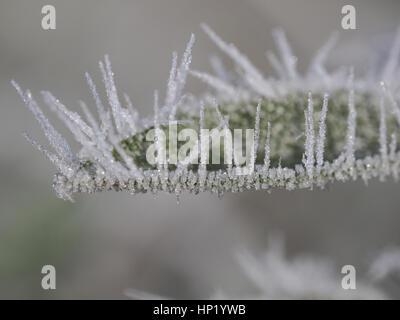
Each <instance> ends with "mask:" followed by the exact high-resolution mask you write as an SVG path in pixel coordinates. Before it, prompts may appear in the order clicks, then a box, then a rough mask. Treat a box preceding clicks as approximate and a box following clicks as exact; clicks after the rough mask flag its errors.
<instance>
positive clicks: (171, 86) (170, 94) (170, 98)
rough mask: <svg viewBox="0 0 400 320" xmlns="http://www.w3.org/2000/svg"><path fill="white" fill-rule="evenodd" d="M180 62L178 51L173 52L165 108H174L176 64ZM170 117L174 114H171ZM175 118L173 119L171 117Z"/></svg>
mask: <svg viewBox="0 0 400 320" xmlns="http://www.w3.org/2000/svg"><path fill="white" fill-rule="evenodd" d="M177 64H178V53H177V52H176V51H174V52H172V64H171V70H170V71H169V79H168V84H167V94H166V95H165V108H166V109H168V110H171V109H172V106H173V105H174V103H175V99H176V89H177V88H176V81H175V78H176V66H177ZM170 118H172V115H171V114H170ZM171 120H173V119H171Z"/></svg>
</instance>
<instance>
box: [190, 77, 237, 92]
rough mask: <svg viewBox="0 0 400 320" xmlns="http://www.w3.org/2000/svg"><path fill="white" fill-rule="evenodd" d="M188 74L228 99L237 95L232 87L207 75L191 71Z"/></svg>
mask: <svg viewBox="0 0 400 320" xmlns="http://www.w3.org/2000/svg"><path fill="white" fill-rule="evenodd" d="M190 74H191V75H192V76H194V77H196V78H198V79H200V80H202V81H203V82H205V83H207V84H208V85H209V86H211V87H213V88H214V89H216V90H217V91H218V92H220V93H225V94H226V95H228V96H230V97H235V95H236V94H237V93H236V89H235V88H234V87H232V86H231V85H229V84H228V83H226V82H224V81H222V80H220V79H218V78H216V77H214V76H212V75H210V74H208V73H205V72H199V71H191V72H190Z"/></svg>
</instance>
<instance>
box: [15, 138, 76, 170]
mask: <svg viewBox="0 0 400 320" xmlns="http://www.w3.org/2000/svg"><path fill="white" fill-rule="evenodd" d="M22 134H23V136H24V137H25V139H26V140H28V141H29V142H30V143H31V144H32V145H33V146H34V147H35V148H37V149H38V150H39V151H40V152H41V153H42V154H43V155H44V156H45V157H46V158H47V159H49V161H50V162H51V163H52V164H54V165H55V166H56V168H57V169H58V170H60V171H61V172H62V173H63V174H64V175H66V176H67V177H68V176H70V175H71V173H72V172H73V170H72V168H71V167H69V166H68V165H67V164H66V163H65V162H64V161H63V160H62V159H60V158H59V157H57V155H55V154H54V153H52V152H50V151H48V150H46V149H45V148H44V147H43V146H42V145H40V144H39V143H37V142H36V141H35V140H33V139H32V138H31V137H30V136H29V134H27V133H26V132H23V133H22Z"/></svg>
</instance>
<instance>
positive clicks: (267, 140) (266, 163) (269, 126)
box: [263, 121, 271, 172]
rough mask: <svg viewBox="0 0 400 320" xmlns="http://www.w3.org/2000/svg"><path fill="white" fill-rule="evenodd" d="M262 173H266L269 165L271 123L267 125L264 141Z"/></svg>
mask: <svg viewBox="0 0 400 320" xmlns="http://www.w3.org/2000/svg"><path fill="white" fill-rule="evenodd" d="M264 152H265V157H264V167H263V169H264V171H265V172H267V171H268V169H269V166H270V165H271V123H270V122H269V121H268V124H267V139H266V140H265V150H264Z"/></svg>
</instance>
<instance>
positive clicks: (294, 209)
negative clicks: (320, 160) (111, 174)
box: [0, 0, 400, 299]
mask: <svg viewBox="0 0 400 320" xmlns="http://www.w3.org/2000/svg"><path fill="white" fill-rule="evenodd" d="M350 2H351V4H353V5H354V6H355V7H356V10H357V30H354V31H344V30H342V29H341V28H340V21H341V14H340V10H341V7H342V6H343V5H344V4H350ZM350 2H349V3H348V2H343V1H327V0H325V1H321V0H318V1H317V0H301V1H300V0H296V1H294V0H292V1H288V0H285V1H283V0H248V1H241V0H218V1H215V0H157V1H153V0H146V1H144V0H143V1H138V0H137V1H99V0H90V1H88V0H85V1H77V0H74V1H49V0H47V1H39V0H2V1H1V2H0V104H1V109H0V110H1V114H0V130H1V131H0V132H1V134H0V152H1V157H0V298H6V299H9V298H24V299H27V298H39V299H42V298H46V299H55V298H58V299H72V298H78V299H81V298H125V296H124V290H125V289H126V288H135V289H139V290H144V291H147V292H152V293H155V294H159V295H164V296H169V297H173V298H206V297H209V296H211V295H212V294H213V293H214V292H215V290H218V289H221V290H223V291H226V292H229V293H232V294H239V295H240V294H242V293H243V292H245V291H246V290H247V287H246V286H247V283H246V281H244V280H243V277H242V276H241V272H240V269H239V267H238V266H237V264H236V263H235V259H234V252H235V250H236V249H237V248H243V247H244V248H248V249H249V250H250V251H251V252H254V253H256V254H257V253H259V252H263V250H264V249H265V248H266V246H267V238H268V235H269V234H270V233H271V232H276V231H278V232H281V233H282V234H283V235H284V237H285V239H286V244H287V250H288V255H289V256H295V255H297V254H298V253H302V252H308V253H311V254H313V255H318V256H323V257H328V258H329V259H331V260H332V261H333V262H334V263H335V265H337V266H338V268H337V270H338V273H340V266H341V265H343V264H353V265H355V266H356V268H358V270H360V272H362V270H363V268H364V267H363V266H365V263H366V262H368V261H369V259H371V257H372V256H373V255H374V254H376V253H377V252H379V251H380V250H382V249H383V248H386V247H387V246H390V245H394V246H396V245H400V232H399V223H400V212H399V208H400V199H399V197H398V195H399V191H400V185H397V184H394V183H393V182H391V181H388V182H386V183H383V184H381V183H378V182H372V183H370V185H369V186H368V187H366V186H364V185H363V184H362V183H361V182H356V183H347V184H340V183H337V184H335V185H332V186H330V187H329V188H328V190H325V191H314V192H310V191H295V192H285V191H275V192H273V193H272V194H266V193H263V192H257V193H256V192H251V193H242V194H227V195H225V196H224V197H223V198H222V199H218V198H217V197H216V196H213V195H209V194H201V195H197V196H194V195H187V194H184V195H183V196H182V197H181V201H180V204H177V201H176V199H175V197H174V196H170V195H164V194H159V195H158V196H153V195H139V196H131V195H129V194H125V193H113V192H110V193H103V194H96V195H87V194H82V195H78V196H76V202H75V203H74V204H71V203H67V202H64V201H62V200H59V199H58V198H56V196H55V193H54V192H53V190H52V188H51V179H52V175H53V174H54V168H53V167H52V166H51V165H50V164H49V163H48V162H47V161H45V160H44V158H43V157H42V155H41V154H40V153H39V152H37V151H36V150H35V149H33V148H32V147H31V146H30V145H29V144H28V143H27V142H26V141H25V140H24V139H23V137H22V136H21V132H22V131H24V130H26V131H28V132H29V133H30V134H31V135H32V136H33V137H35V138H36V139H37V140H39V141H40V142H42V143H45V142H46V140H45V137H44V136H43V134H42V132H41V131H40V129H39V125H38V123H37V122H36V120H35V119H34V118H33V116H32V114H31V113H30V112H29V111H28V110H27V109H26V108H25V107H24V105H23V103H22V101H21V100H20V98H19V97H18V96H17V93H16V92H15V90H14V88H13V87H12V86H11V84H10V80H11V79H15V80H16V81H17V82H18V83H19V84H20V85H21V86H22V87H23V88H24V89H26V88H29V89H31V90H32V92H33V94H34V95H35V96H36V97H37V98H38V100H39V98H40V90H50V91H51V92H53V94H55V95H56V96H57V97H58V98H60V99H61V100H62V101H63V103H64V104H66V105H67V106H69V107H70V108H72V109H75V110H78V108H77V107H78V104H77V100H78V99H83V100H85V101H86V102H90V103H92V100H91V99H90V93H89V90H88V87H87V85H86V83H85V79H84V71H89V72H90V73H91V74H92V76H93V77H94V78H95V80H96V82H97V84H98V85H100V84H101V82H100V81H101V80H100V75H99V71H98V68H97V65H98V64H97V62H98V60H100V59H101V58H102V56H103V55H104V54H106V53H108V54H110V57H111V62H112V63H113V69H114V72H115V74H116V82H117V87H118V89H119V92H123V91H125V92H127V93H128V94H129V95H130V96H131V97H132V99H133V103H134V105H135V106H136V107H137V108H138V109H139V110H140V113H141V114H142V115H147V114H150V112H151V110H152V107H151V106H152V92H153V90H154V89H159V90H160V91H161V92H164V89H165V87H166V79H167V77H168V72H169V67H170V60H171V53H172V51H173V50H179V52H180V53H182V51H183V49H184V47H185V44H186V42H187V40H188V39H189V36H190V33H191V32H194V33H195V34H196V36H197V42H196V44H195V47H194V53H193V63H192V66H193V68H194V69H200V70H206V71H209V70H210V67H209V58H210V56H211V55H212V54H215V53H217V54H219V52H218V50H217V48H216V47H215V46H214V45H213V43H212V42H211V41H210V40H209V39H208V38H207V37H206V36H205V35H204V33H203V32H202V31H201V30H200V27H199V24H200V23H201V22H206V23H208V24H209V25H210V26H211V27H212V28H214V30H216V31H217V33H218V34H219V35H221V36H222V38H224V39H225V40H226V41H228V42H234V43H235V44H236V45H237V47H238V48H240V49H241V51H242V52H244V53H245V54H246V55H247V56H248V57H250V58H251V60H252V61H253V62H254V64H255V65H256V66H258V67H260V69H262V70H264V71H265V73H270V72H271V71H272V70H271V68H270V67H269V66H268V63H267V61H266V60H265V57H264V52H265V51H266V50H268V49H274V44H273V42H272V36H271V31H272V29H273V28H274V27H277V26H281V27H283V28H284V29H285V30H286V33H287V36H288V38H289V40H290V43H291V44H292V47H293V50H294V52H295V53H296V55H297V56H298V57H299V68H300V70H304V69H305V67H306V65H307V63H308V60H309V57H310V55H311V54H312V53H313V52H314V51H315V50H316V49H317V48H318V47H319V46H320V45H321V44H322V43H323V42H324V41H325V40H326V39H327V37H328V36H329V35H330V33H331V32H332V31H333V30H339V31H340V42H339V45H338V46H337V47H336V48H335V49H334V51H333V52H332V56H331V60H330V63H331V65H332V66H333V65H335V66H336V65H339V64H349V63H353V64H355V66H356V68H357V71H360V72H361V71H362V70H363V68H365V65H366V63H367V62H368V59H369V53H370V52H371V48H372V47H374V45H377V44H378V43H380V41H381V39H383V38H384V37H385V36H386V35H388V34H389V35H390V34H391V33H393V32H394V30H395V28H396V26H397V25H398V24H399V22H400V21H399V18H398V17H399V12H400V2H399V1H394V0H393V1H389V0H385V1H368V0H363V1H354V0H353V1H350ZM45 4H53V5H54V6H55V8H56V12H57V16H56V17H57V29H56V30H53V31H44V30H42V28H41V18H42V15H41V8H42V6H43V5H45ZM204 89H205V87H204V85H202V84H200V83H199V82H198V81H197V80H195V79H190V80H189V83H188V86H187V90H188V91H190V92H193V93H201V92H202V91H203V90H204ZM92 107H93V105H92ZM45 110H46V109H45ZM46 111H47V110H46ZM47 114H49V113H48V112H47ZM49 117H50V118H51V119H52V120H54V123H55V124H56V126H57V128H60V130H61V129H63V125H62V124H61V123H59V122H58V121H57V119H55V117H53V115H51V114H49ZM61 131H62V132H63V133H66V130H61ZM67 137H68V141H70V142H72V140H73V139H72V137H71V135H68V134H67ZM73 146H74V147H77V146H76V144H75V145H74V144H73ZM75 150H77V149H75ZM45 264H52V265H54V266H55V267H56V270H57V289H56V290H54V291H51V292H49V291H44V290H42V289H41V286H40V283H41V277H42V275H41V273H40V271H41V268H42V266H43V265H45Z"/></svg>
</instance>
